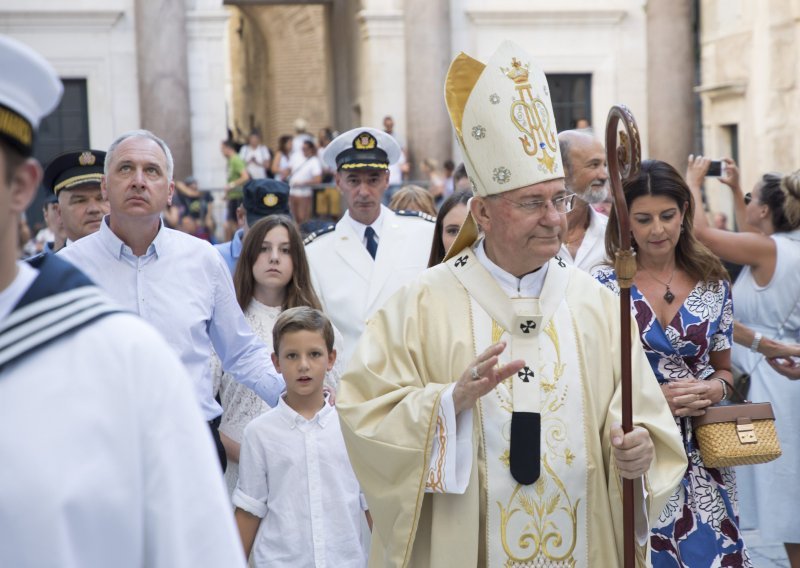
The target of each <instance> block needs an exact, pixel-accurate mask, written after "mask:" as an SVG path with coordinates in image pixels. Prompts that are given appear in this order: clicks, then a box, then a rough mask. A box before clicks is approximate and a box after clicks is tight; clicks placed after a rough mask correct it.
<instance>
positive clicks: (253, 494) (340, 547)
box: [233, 307, 371, 568]
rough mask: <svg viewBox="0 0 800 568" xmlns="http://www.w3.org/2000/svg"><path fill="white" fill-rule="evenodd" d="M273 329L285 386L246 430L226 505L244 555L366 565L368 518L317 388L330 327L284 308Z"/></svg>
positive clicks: (329, 352)
mask: <svg viewBox="0 0 800 568" xmlns="http://www.w3.org/2000/svg"><path fill="white" fill-rule="evenodd" d="M272 335H273V345H274V349H275V353H273V354H272V360H273V362H274V363H275V368H276V369H277V370H278V372H280V373H283V377H284V380H285V381H286V393H285V394H284V395H283V396H282V397H281V399H280V400H279V402H278V405H277V406H276V407H275V408H273V409H272V410H270V411H268V412H266V413H265V414H263V415H261V416H259V417H258V418H256V419H255V420H253V421H252V422H251V423H250V424H249V425H248V426H247V427H246V428H245V430H244V442H243V443H242V450H241V455H240V460H239V482H238V484H237V486H236V490H235V491H234V493H233V504H234V505H235V506H236V522H237V524H238V526H239V534H240V536H241V539H242V545H243V546H244V551H245V554H246V555H248V556H249V555H250V552H251V550H253V561H254V563H255V565H256V566H270V567H282V566H285V567H287V568H302V567H309V568H313V567H316V568H324V567H326V566H327V567H336V568H339V567H353V568H355V567H358V568H363V567H364V566H366V563H367V551H366V550H365V545H364V543H363V542H362V538H361V528H360V527H361V518H360V515H361V511H362V510H363V511H364V514H365V515H366V517H367V522H368V523H369V524H370V527H371V519H370V517H369V512H368V511H367V507H366V503H365V501H364V498H363V496H362V495H361V492H360V490H359V486H358V481H357V480H356V477H355V474H354V473H353V469H352V468H351V466H350V461H349V459H348V457H347V450H346V449H345V446H344V440H343V438H342V432H341V429H340V427H339V417H338V415H337V413H336V409H335V408H334V407H333V406H331V405H329V404H328V401H327V395H326V394H325V393H324V392H323V379H324V377H325V372H326V371H328V370H330V369H331V367H332V366H333V363H334V361H335V360H336V351H335V350H334V349H333V327H332V326H331V323H330V321H329V320H328V318H327V317H325V315H323V314H322V312H320V311H319V310H315V309H313V308H309V307H298V308H291V309H288V310H286V311H284V312H283V313H281V315H280V316H279V317H278V319H277V320H276V321H275V326H274V327H273V330H272Z"/></svg>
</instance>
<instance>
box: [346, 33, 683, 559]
mask: <svg viewBox="0 0 800 568" xmlns="http://www.w3.org/2000/svg"><path fill="white" fill-rule="evenodd" d="M530 75H533V77H530ZM447 80H448V84H447V87H446V96H447V102H448V108H449V110H450V114H451V118H452V119H453V123H454V125H455V126H456V132H457V135H458V138H459V141H460V143H461V145H462V150H463V153H464V156H465V164H466V166H467V171H468V173H469V175H470V179H471V181H472V184H473V190H474V192H475V193H476V194H477V196H476V197H475V198H473V200H472V202H471V203H470V215H469V217H468V218H467V221H466V222H465V225H464V226H463V227H462V230H461V233H460V234H459V237H458V239H457V240H456V242H455V244H454V245H453V247H452V248H451V250H450V251H449V253H448V260H446V261H445V262H444V263H443V264H442V265H439V266H436V267H434V268H432V269H430V270H428V271H426V272H424V273H423V274H422V275H421V277H420V278H419V279H418V280H417V281H415V282H414V283H412V284H410V285H408V286H406V287H404V288H403V289H401V290H400V291H399V292H398V293H397V294H396V295H395V296H394V297H393V298H392V299H391V300H390V301H389V302H388V303H387V304H386V305H385V306H384V307H383V308H382V309H381V310H379V311H378V312H377V313H376V315H375V316H374V317H373V318H372V319H371V320H370V321H369V323H368V325H367V329H366V331H365V333H364V336H363V337H362V339H361V341H360V343H359V345H358V347H357V349H356V351H355V353H354V355H353V358H352V359H351V362H350V366H349V367H348V370H347V372H346V373H345V376H344V378H343V380H342V383H341V387H340V391H339V396H338V401H337V407H338V409H339V415H340V417H341V420H342V426H343V428H342V430H343V434H344V437H345V442H346V444H347V447H348V451H349V453H350V458H351V462H352V465H353V468H354V470H355V472H356V475H357V477H358V478H359V482H360V483H361V487H362V490H363V491H364V493H365V495H366V497H367V501H368V503H369V507H370V511H371V513H372V516H373V519H374V528H373V534H372V549H371V552H370V566H414V567H426V566H430V567H440V566H459V567H461V566H469V567H472V566H490V567H515V566H520V567H522V566H526V567H527V566H548V567H559V566H565V567H566V566H571V567H572V566H584V567H588V566H599V567H616V566H621V565H622V506H621V485H622V483H621V477H623V476H624V477H627V478H631V479H635V480H634V486H635V488H636V494H637V514H636V520H637V526H636V535H637V537H638V539H637V541H638V544H639V548H638V550H637V556H638V558H637V560H638V563H639V565H642V566H646V565H648V564H649V560H648V559H649V554H648V552H647V542H648V539H647V536H648V526H649V521H650V520H652V519H654V518H656V517H657V516H658V514H659V513H660V512H661V508H662V506H663V504H664V503H665V502H666V499H667V498H668V497H669V495H670V494H671V492H672V490H673V489H674V487H675V486H676V485H677V484H678V482H679V481H680V479H681V476H682V475H683V472H684V470H685V468H686V458H685V453H684V451H683V448H682V444H681V440H680V437H679V435H678V432H677V429H676V427H675V423H674V421H673V419H672V416H671V414H670V412H669V408H668V406H667V404H666V401H665V400H664V397H663V395H662V394H661V391H660V389H659V388H658V385H657V382H656V381H655V380H654V377H653V376H652V372H651V371H650V366H649V364H648V362H647V359H646V357H645V355H644V352H643V351H642V349H641V345H640V343H639V340H638V334H637V333H636V332H635V331H634V332H633V333H632V344H633V350H632V351H633V354H634V355H633V365H632V367H633V407H634V424H635V428H634V430H633V431H632V432H630V433H628V434H625V435H624V436H623V435H622V432H621V430H620V429H619V427H618V423H619V422H620V421H621V386H620V354H619V344H620V324H619V304H618V300H617V298H616V297H615V296H613V295H612V294H610V293H608V291H607V290H604V289H602V288H601V287H599V286H597V285H596V283H595V282H594V281H593V280H592V279H591V278H590V277H589V276H588V275H586V274H584V273H582V272H581V271H579V270H577V269H575V268H573V267H571V266H568V265H567V263H565V262H564V261H563V260H562V259H561V258H560V257H558V256H556V255H557V253H558V250H559V247H560V244H561V239H562V237H563V234H564V232H565V230H566V216H565V213H566V212H567V211H568V210H569V208H570V204H571V200H572V196H570V195H569V194H567V193H566V190H565V188H564V183H563V169H562V166H561V160H560V155H559V153H558V143H557V141H556V140H555V123H554V121H553V118H552V108H551V105H550V101H549V96H547V84H546V80H545V79H544V76H543V74H542V73H541V71H539V70H537V69H535V68H533V66H532V65H531V61H530V57H529V56H528V55H527V54H525V53H524V52H523V51H522V50H521V49H519V48H518V47H517V46H514V45H513V44H510V43H506V44H503V45H502V46H501V47H500V49H499V50H498V52H497V53H496V54H495V55H494V56H493V57H492V59H491V60H490V61H489V63H488V64H487V65H485V66H484V65H483V64H481V63H479V62H477V61H475V60H474V59H471V58H469V57H467V56H465V55H463V54H462V55H460V56H459V57H458V58H457V59H456V61H455V62H454V63H453V65H452V66H451V70H450V72H449V74H448V79H447ZM520 102H522V103H525V104H523V105H520V104H519V103H520ZM504 105H505V106H504ZM509 111H510V112H509ZM529 119H530V122H528V120H529ZM521 126H524V127H525V128H527V130H525V128H520V127H521ZM523 131H524V132H526V134H525V136H522V137H520V136H519V133H520V132H523ZM526 137H527V138H526ZM467 138H469V140H467ZM487 138H489V142H490V143H489V144H482V142H485V141H486V139H487ZM526 140H527V143H526ZM539 140H540V141H541V144H539V145H537V144H535V143H534V142H535V141H539ZM476 223H477V224H479V225H480V227H481V228H482V229H483V231H484V234H485V237H484V238H478V230H477V224H476ZM634 330H635V328H634ZM520 418H522V420H520ZM612 438H613V440H612Z"/></svg>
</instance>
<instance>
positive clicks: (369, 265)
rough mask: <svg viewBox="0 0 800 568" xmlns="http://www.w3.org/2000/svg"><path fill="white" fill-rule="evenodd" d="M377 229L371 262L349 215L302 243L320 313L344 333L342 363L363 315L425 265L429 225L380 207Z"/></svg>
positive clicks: (430, 237) (430, 239)
mask: <svg viewBox="0 0 800 568" xmlns="http://www.w3.org/2000/svg"><path fill="white" fill-rule="evenodd" d="M372 226H373V227H376V226H377V227H376V231H377V233H378V253H377V255H376V256H375V260H373V259H372V257H370V255H369V252H367V248H366V246H365V241H364V235H363V233H362V234H358V233H357V232H356V225H355V222H354V221H353V219H352V218H351V217H350V214H349V213H345V215H344V216H343V217H342V218H341V219H340V220H339V222H338V223H336V228H335V229H334V230H333V231H331V232H329V233H326V234H324V235H321V236H319V237H317V238H316V239H314V240H313V241H312V242H310V243H309V244H307V245H306V254H307V255H308V264H309V266H310V267H311V278H312V281H313V283H314V289H315V290H316V292H317V295H318V296H319V299H320V301H321V302H322V306H323V308H324V309H325V312H326V313H327V314H328V316H329V317H330V318H331V320H333V324H334V325H335V326H336V327H337V328H338V329H339V331H341V332H342V336H343V337H344V353H342V354H341V356H342V357H343V358H344V361H345V364H346V363H347V361H348V360H349V359H350V355H351V353H352V352H353V350H354V349H355V347H356V343H357V342H358V338H359V337H361V333H362V331H364V325H365V323H366V321H367V319H368V318H369V317H370V316H372V314H374V313H375V312H376V311H377V310H378V309H379V308H380V307H382V306H383V304H384V303H386V300H388V299H389V298H390V297H391V296H392V294H394V293H395V292H396V291H397V290H399V289H400V288H401V287H402V286H404V285H405V284H408V283H409V282H411V281H412V280H414V279H415V278H416V277H417V275H419V274H420V273H421V272H422V271H423V270H425V268H426V267H427V266H428V258H429V256H430V251H431V243H432V242H433V229H434V223H432V222H430V221H428V220H426V219H423V218H421V217H418V216H416V215H414V216H406V215H401V214H397V213H395V212H393V211H392V210H391V209H389V208H387V207H383V206H381V214H380V217H379V219H378V220H377V221H376V222H375V223H373V225H372Z"/></svg>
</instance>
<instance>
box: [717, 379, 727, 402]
mask: <svg viewBox="0 0 800 568" xmlns="http://www.w3.org/2000/svg"><path fill="white" fill-rule="evenodd" d="M713 378H715V379H716V380H718V381H719V382H721V383H722V400H728V381H726V380H725V379H723V378H722V377H713Z"/></svg>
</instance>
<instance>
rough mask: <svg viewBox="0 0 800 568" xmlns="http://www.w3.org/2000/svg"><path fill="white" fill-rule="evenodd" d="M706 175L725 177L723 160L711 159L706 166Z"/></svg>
mask: <svg viewBox="0 0 800 568" xmlns="http://www.w3.org/2000/svg"><path fill="white" fill-rule="evenodd" d="M706 177H717V178H718V177H725V162H723V161H722V160H711V164H710V165H709V166H708V172H706Z"/></svg>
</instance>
